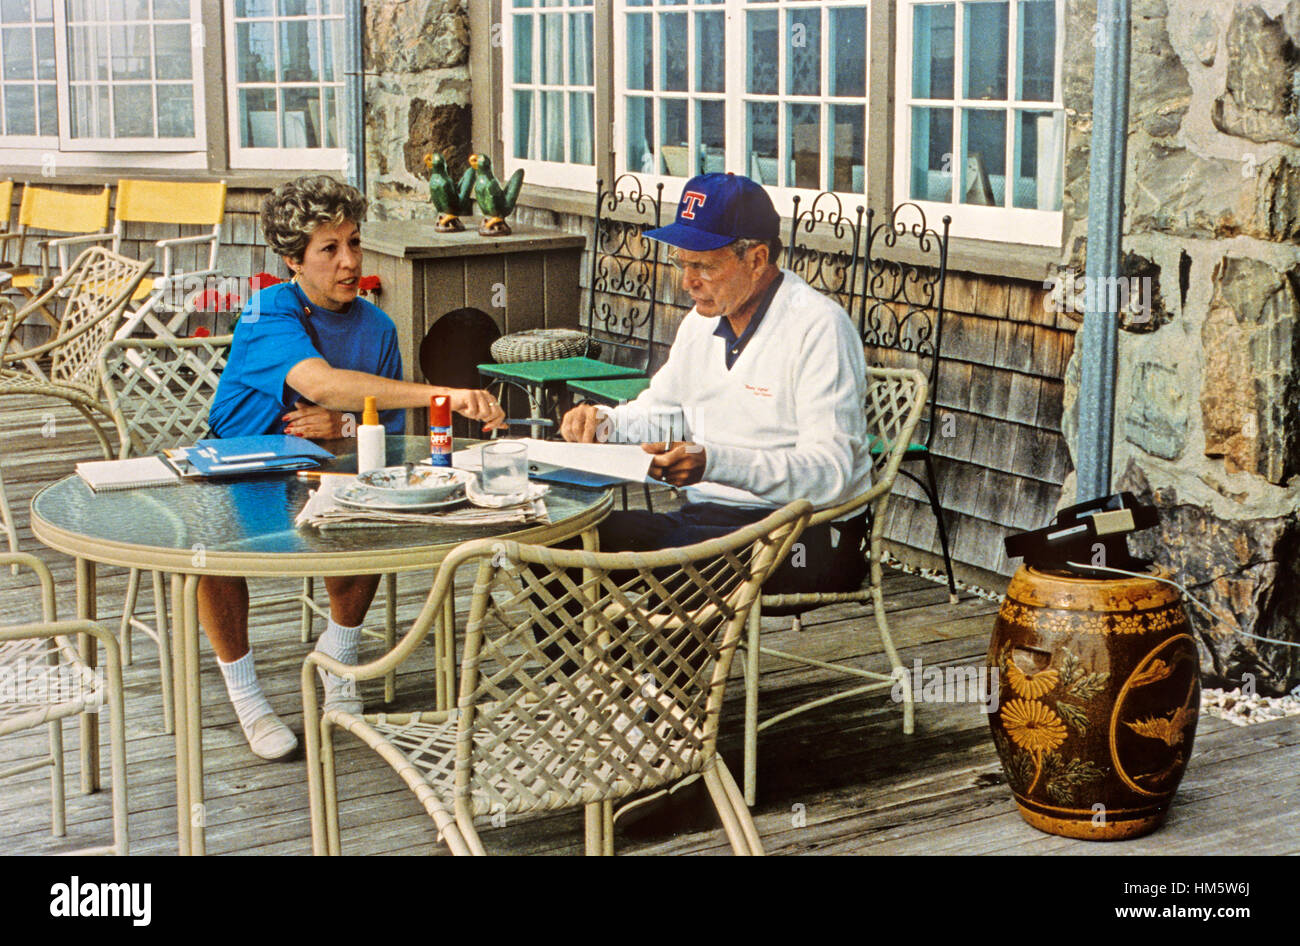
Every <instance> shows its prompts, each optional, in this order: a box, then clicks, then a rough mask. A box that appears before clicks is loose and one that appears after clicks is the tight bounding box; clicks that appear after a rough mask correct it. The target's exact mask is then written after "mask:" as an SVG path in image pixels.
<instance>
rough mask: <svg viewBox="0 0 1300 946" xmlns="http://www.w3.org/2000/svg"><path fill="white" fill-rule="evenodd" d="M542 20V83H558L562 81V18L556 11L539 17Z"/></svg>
mask: <svg viewBox="0 0 1300 946" xmlns="http://www.w3.org/2000/svg"><path fill="white" fill-rule="evenodd" d="M541 21H542V80H541V81H542V83H543V84H545V85H560V84H562V83H563V82H564V19H563V17H561V16H560V14H558V13H553V14H550V15H549V16H544V17H541Z"/></svg>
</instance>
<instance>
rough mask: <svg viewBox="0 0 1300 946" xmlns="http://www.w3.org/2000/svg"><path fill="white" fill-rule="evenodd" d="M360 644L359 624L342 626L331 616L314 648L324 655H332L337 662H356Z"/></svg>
mask: <svg viewBox="0 0 1300 946" xmlns="http://www.w3.org/2000/svg"><path fill="white" fill-rule="evenodd" d="M360 644H361V626H360V625H358V626H357V627H344V626H343V625H341V624H339V623H338V622H337V621H335V620H334V619H333V618H330V622H329V626H328V627H327V628H325V633H324V634H322V635H321V636H320V640H318V641H317V642H316V649H317V650H318V651H320V652H321V653H322V654H324V655H325V656H326V657H333V658H334V659H335V660H337V661H338V662H339V663H345V664H354V663H356V662H357V648H358V647H359V645H360Z"/></svg>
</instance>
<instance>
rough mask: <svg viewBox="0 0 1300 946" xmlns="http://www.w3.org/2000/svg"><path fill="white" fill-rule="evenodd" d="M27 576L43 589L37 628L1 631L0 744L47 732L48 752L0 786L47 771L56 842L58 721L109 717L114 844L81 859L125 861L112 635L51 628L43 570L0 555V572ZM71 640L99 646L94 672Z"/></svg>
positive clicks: (79, 626)
mask: <svg viewBox="0 0 1300 946" xmlns="http://www.w3.org/2000/svg"><path fill="white" fill-rule="evenodd" d="M2 565H16V566H19V567H23V568H30V569H31V570H32V571H34V572H35V573H36V577H37V579H38V580H39V581H40V585H41V620H40V621H39V622H36V623H32V624H22V625H18V626H10V627H0V670H3V671H5V675H6V676H7V677H9V679H11V680H12V681H13V683H14V687H15V690H14V693H13V697H14V698H13V699H5V700H0V736H7V735H9V734H10V733H15V732H21V731H23V730H27V729H37V728H39V727H40V726H42V725H45V726H48V727H49V737H50V749H49V753H48V754H47V755H46V756H44V757H43V758H40V759H37V760H35V761H27V762H20V763H18V764H16V765H11V766H9V767H8V768H6V769H4V770H0V778H6V777H8V776H11V775H19V774H22V773H24V772H33V771H35V770H37V769H42V768H45V767H47V766H48V767H49V769H50V796H51V809H52V811H51V819H50V820H51V822H52V827H53V834H54V836H55V837H56V838H61V837H64V836H65V835H66V834H67V818H66V805H65V798H66V794H65V787H64V779H63V776H64V768H63V720H64V719H65V718H66V717H68V716H78V715H80V714H82V713H91V714H95V718H98V713H99V710H100V709H101V708H102V707H103V705H104V704H105V703H107V704H108V709H109V735H110V738H111V740H112V746H111V756H110V760H111V761H110V765H111V773H112V784H113V843H112V844H111V845H104V846H102V847H96V848H91V849H86V850H81V851H77V852H76V853H78V854H123V855H124V854H126V853H128V850H127V848H128V839H127V823H126V729H125V723H124V716H123V707H122V662H121V658H120V656H119V654H118V647H117V641H116V640H114V638H113V635H112V634H111V633H110V632H108V631H107V630H105V629H104V628H102V627H100V626H99V625H97V624H92V623H91V622H89V621H59V620H56V615H55V606H54V580H53V579H52V578H51V577H50V572H49V569H47V568H46V567H45V563H44V562H42V561H41V560H40V559H38V558H36V557H35V556H34V555H27V554H25V553H21V552H19V553H14V554H3V553H0V566H2ZM73 635H84V637H83V638H82V639H83V640H88V641H90V642H91V643H92V645H93V644H103V645H104V655H105V662H104V664H103V665H102V666H100V667H96V668H94V669H91V668H90V667H88V666H86V663H85V662H84V661H83V660H82V658H81V655H80V653H79V652H78V649H77V645H76V643H75V642H74V640H73Z"/></svg>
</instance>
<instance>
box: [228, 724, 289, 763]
mask: <svg viewBox="0 0 1300 946" xmlns="http://www.w3.org/2000/svg"><path fill="white" fill-rule="evenodd" d="M241 726H242V724H241ZM243 730H244V737H245V738H246V739H247V740H248V747H249V748H250V749H252V750H253V754H254V755H256V756H259V757H260V758H263V759H266V760H267V761H269V762H275V761H277V760H278V759H284V758H287V757H289V756H290V755H293V753H294V752H296V751H297V749H298V737H297V736H295V735H294V734H293V730H292V729H290V728H289V727H288V726H286V725H285V724H284V723H283V722H281V721H280V717H279V716H276V715H275V714H274V713H267V714H266V715H264V716H259V717H258V718H257V719H255V720H253V722H252V723H250V724H249V725H247V726H243Z"/></svg>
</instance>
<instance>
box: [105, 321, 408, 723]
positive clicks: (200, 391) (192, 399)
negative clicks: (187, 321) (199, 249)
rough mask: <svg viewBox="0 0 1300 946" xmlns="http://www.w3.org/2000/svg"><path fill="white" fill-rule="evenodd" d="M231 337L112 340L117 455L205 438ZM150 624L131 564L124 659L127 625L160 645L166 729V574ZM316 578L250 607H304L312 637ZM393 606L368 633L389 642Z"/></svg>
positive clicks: (127, 658) (108, 362)
mask: <svg viewBox="0 0 1300 946" xmlns="http://www.w3.org/2000/svg"><path fill="white" fill-rule="evenodd" d="M233 337H234V336H232V335H218V336H213V337H207V338H183V339H167V338H148V339H144V338H132V339H120V340H118V341H113V342H110V343H109V344H108V345H107V346H106V347H105V348H104V352H103V355H102V356H101V358H100V368H99V371H100V377H101V378H102V382H103V386H104V395H105V399H106V400H107V402H108V407H109V411H110V413H111V416H112V418H113V423H114V424H115V426H116V427H117V433H118V439H119V441H120V443H121V445H122V446H121V452H120V456H121V458H122V459H126V458H127V457H131V456H148V455H149V454H154V453H158V452H159V451H161V450H163V449H166V448H169V447H179V446H185V445H188V444H192V443H194V442H195V441H196V440H202V439H204V438H205V437H207V436H209V430H208V408H209V407H210V406H211V404H212V398H213V396H214V395H215V394H216V390H217V383H218V381H219V380H220V378H221V372H222V370H223V369H224V368H225V366H226V358H227V356H228V355H229V353H230V343H231V340H232V339H233ZM152 576H153V582H152V584H153V596H154V598H153V600H154V623H152V624H149V623H146V622H144V621H141V620H140V619H139V618H137V617H136V604H137V601H138V598H139V593H140V577H141V574H140V570H139V569H138V568H133V569H131V571H130V573H129V575H128V576H127V583H126V599H125V603H124V606H123V609H122V626H121V629H120V633H121V640H122V659H123V661H124V662H125V663H126V665H127V666H130V665H131V663H132V646H131V638H132V631H133V630H138V631H141V632H143V633H144V634H145V635H146V636H147V637H149V638H150V639H151V640H152V641H153V642H154V644H155V645H156V646H157V648H158V664H159V672H160V675H161V678H162V679H161V683H162V698H163V729H164V731H165V732H171V731H172V726H173V717H172V713H173V706H172V688H171V659H170V642H169V632H168V621H167V595H166V591H165V587H166V586H165V584H164V581H163V574H162V573H161V572H153V573H152ZM386 579H387V585H386V594H387V595H388V600H389V602H395V601H396V594H397V591H396V577H395V576H394V575H387V576H386ZM314 593H315V581H314V579H311V578H304V579H303V583H302V591H301V592H300V593H299V594H294V595H273V596H268V597H258V598H254V599H253V600H252V601H251V606H253V607H263V606H266V605H273V604H284V603H286V602H288V603H292V604H301V605H302V641H303V643H307V642H308V641H309V640H311V636H312V621H313V618H314V616H315V615H320V616H321V617H322V618H323V619H325V620H328V619H329V615H328V614H327V613H326V612H325V610H324V609H323V608H322V607H321V606H320V605H318V604H317V603H316V600H315V597H314ZM392 612H393V606H392V605H391V604H390V606H389V607H388V608H387V609H386V613H387V616H388V620H387V622H386V625H385V629H384V630H383V631H382V632H366V633H367V635H368V636H373V637H378V638H380V639H382V640H383V641H384V643H385V645H386V646H387V647H389V648H391V647H392V645H393V643H394V642H395V641H396V639H397V629H396V619H395V617H394V616H393V614H392ZM394 685H395V678H393V677H390V678H388V679H387V680H386V681H385V689H386V697H385V698H386V699H388V700H392V699H393V695H394V694H393V690H394Z"/></svg>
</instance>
